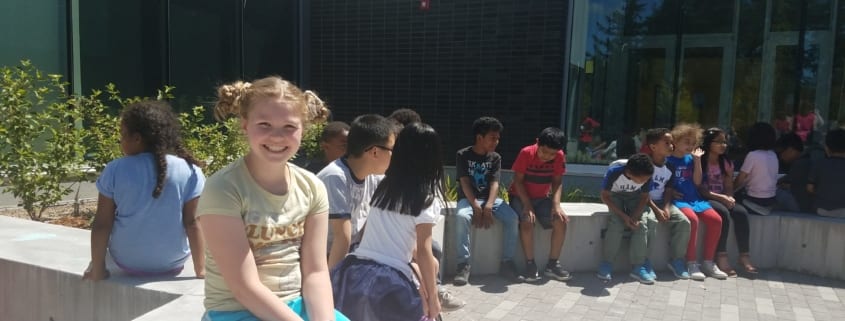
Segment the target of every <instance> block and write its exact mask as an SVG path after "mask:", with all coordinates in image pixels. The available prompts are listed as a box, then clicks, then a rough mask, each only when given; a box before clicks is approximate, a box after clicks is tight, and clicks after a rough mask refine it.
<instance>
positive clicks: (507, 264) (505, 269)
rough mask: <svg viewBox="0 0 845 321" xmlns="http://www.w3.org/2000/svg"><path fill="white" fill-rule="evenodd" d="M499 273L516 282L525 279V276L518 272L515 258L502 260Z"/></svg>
mask: <svg viewBox="0 0 845 321" xmlns="http://www.w3.org/2000/svg"><path fill="white" fill-rule="evenodd" d="M499 275H501V276H502V277H504V278H505V279H507V280H508V281H510V282H514V283H522V282H523V281H525V277H523V276H522V275H519V273H518V272H517V270H516V264H515V263H513V260H505V261H502V264H501V265H499Z"/></svg>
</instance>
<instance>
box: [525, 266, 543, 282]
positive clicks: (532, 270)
mask: <svg viewBox="0 0 845 321" xmlns="http://www.w3.org/2000/svg"><path fill="white" fill-rule="evenodd" d="M524 278H525V282H537V281H539V280H540V273H538V272H537V263H534V261H529V262H527V263H525V276H524Z"/></svg>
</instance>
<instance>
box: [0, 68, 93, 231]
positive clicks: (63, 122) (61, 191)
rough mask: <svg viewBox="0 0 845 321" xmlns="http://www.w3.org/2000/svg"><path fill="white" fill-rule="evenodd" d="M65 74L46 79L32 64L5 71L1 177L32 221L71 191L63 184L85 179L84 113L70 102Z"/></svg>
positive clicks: (0, 87) (1, 74)
mask: <svg viewBox="0 0 845 321" xmlns="http://www.w3.org/2000/svg"><path fill="white" fill-rule="evenodd" d="M66 93H67V84H66V83H65V82H63V81H62V78H61V76H60V75H45V74H44V73H42V72H41V71H39V70H37V69H35V68H34V67H33V66H32V64H31V63H30V62H29V61H22V62H21V64H20V65H19V66H16V67H2V68H0V115H3V116H2V118H0V142H2V145H0V173H2V175H3V176H4V177H5V180H4V181H5V183H6V184H7V185H6V186H4V187H3V192H10V193H12V195H14V197H15V198H17V199H18V200H19V202H20V203H19V205H20V206H21V207H23V208H24V209H25V210H26V212H27V214H29V217H30V218H31V219H33V220H40V219H41V216H42V214H43V213H44V210H46V209H47V208H48V207H50V206H53V205H55V204H56V203H58V202H59V201H60V200H61V199H62V197H64V196H65V195H68V194H69V193H70V192H71V191H72V190H71V188H70V187H68V186H67V185H63V184H62V183H63V182H66V181H69V180H70V179H71V178H72V177H74V176H77V175H80V167H79V164H81V163H82V155H83V150H84V148H83V146H82V144H81V142H82V137H83V136H84V134H85V133H84V130H83V129H82V127H81V126H80V124H79V122H80V121H81V120H82V112H83V111H82V110H81V109H80V108H76V106H74V105H73V104H69V103H68V96H67V94H66Z"/></svg>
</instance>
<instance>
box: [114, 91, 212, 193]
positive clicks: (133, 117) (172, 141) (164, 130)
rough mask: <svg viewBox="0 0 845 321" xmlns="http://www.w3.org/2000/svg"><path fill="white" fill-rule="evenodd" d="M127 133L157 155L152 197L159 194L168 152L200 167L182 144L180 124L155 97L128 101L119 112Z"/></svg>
mask: <svg viewBox="0 0 845 321" xmlns="http://www.w3.org/2000/svg"><path fill="white" fill-rule="evenodd" d="M120 119H121V120H120V121H121V123H122V124H123V126H124V127H125V128H126V130H127V131H128V133H126V134H136V133H137V134H138V135H140V136H141V141H142V143H143V144H144V149H145V151H146V152H150V153H152V154H153V155H155V158H156V160H157V161H156V170H157V175H156V187H155V189H154V190H153V198H158V196H159V195H161V190H162V189H163V188H164V179H165V178H166V177H167V158H166V156H167V154H174V155H176V156H179V157H181V158H182V159H184V160H185V161H186V162H188V165H198V166H202V163H201V162H199V161H197V160H196V159H195V158H194V156H193V155H192V154H191V153H190V152H189V151H188V150H187V149H185V145H184V144H183V143H182V135H181V130H182V129H181V126H180V125H179V120H178V119H177V118H176V115H175V114H174V113H173V111H172V110H171V109H170V105H169V104H167V103H166V102H163V101H158V100H144V101H139V102H137V103H133V104H130V105H128V106H126V107H125V108H124V109H123V112H122V113H121V114H120Z"/></svg>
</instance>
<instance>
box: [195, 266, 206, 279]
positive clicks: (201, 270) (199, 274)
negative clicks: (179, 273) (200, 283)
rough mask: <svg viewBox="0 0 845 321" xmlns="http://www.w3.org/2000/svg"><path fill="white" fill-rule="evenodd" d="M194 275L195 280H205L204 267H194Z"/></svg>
mask: <svg viewBox="0 0 845 321" xmlns="http://www.w3.org/2000/svg"><path fill="white" fill-rule="evenodd" d="M194 273H195V275H196V276H197V279H205V267H197V266H194Z"/></svg>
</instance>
